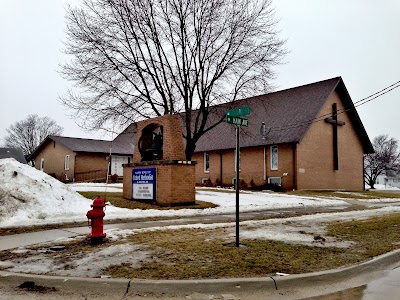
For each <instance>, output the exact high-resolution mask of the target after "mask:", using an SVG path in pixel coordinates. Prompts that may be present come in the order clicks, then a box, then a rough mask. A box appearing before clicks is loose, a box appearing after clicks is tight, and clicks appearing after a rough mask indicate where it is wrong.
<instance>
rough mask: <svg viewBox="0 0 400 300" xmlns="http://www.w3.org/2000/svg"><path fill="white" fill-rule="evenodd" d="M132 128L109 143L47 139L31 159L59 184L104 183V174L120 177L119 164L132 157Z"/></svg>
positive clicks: (58, 138) (76, 139)
mask: <svg viewBox="0 0 400 300" xmlns="http://www.w3.org/2000/svg"><path fill="white" fill-rule="evenodd" d="M134 127H135V126H134V125H131V126H129V127H128V128H127V129H125V130H124V131H123V132H122V133H121V134H119V135H118V136H117V137H116V138H115V139H114V140H113V141H106V140H93V139H82V138H74V137H63V136H48V137H47V138H46V139H45V140H44V141H43V142H42V143H41V144H40V145H39V146H38V147H37V148H36V149H35V151H34V152H33V154H32V155H31V158H32V159H33V160H34V161H35V166H36V168H37V169H39V170H42V171H44V172H46V173H47V174H50V175H52V176H54V177H56V178H58V179H60V180H62V181H77V182H79V181H96V180H97V181H98V180H105V178H106V176H107V174H117V175H118V176H122V175H123V171H122V164H124V163H130V162H131V159H132V155H133V134H134V132H133V131H132V130H133V129H134ZM110 153H111V163H110V165H109V159H110Z"/></svg>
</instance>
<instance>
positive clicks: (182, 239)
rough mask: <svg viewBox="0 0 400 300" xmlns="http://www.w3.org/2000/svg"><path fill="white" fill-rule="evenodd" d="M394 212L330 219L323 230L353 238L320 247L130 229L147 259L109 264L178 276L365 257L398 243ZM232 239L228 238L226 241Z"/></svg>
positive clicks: (308, 266)
mask: <svg viewBox="0 0 400 300" xmlns="http://www.w3.org/2000/svg"><path fill="white" fill-rule="evenodd" d="M399 222H400V214H393V215H391V216H382V217H379V218H373V219H369V220H362V221H350V222H342V221H341V222H337V223H333V224H330V225H329V226H328V227H329V229H328V235H329V236H334V237H336V238H337V239H339V240H344V241H354V242H356V244H355V245H353V246H351V247H349V248H334V247H331V248H321V247H312V246H304V245H293V244H285V243H283V242H277V241H268V240H241V245H242V246H241V247H240V248H236V247H229V246H226V243H227V242H226V240H225V239H224V237H225V236H226V232H224V230H223V229H210V230H204V229H203V230H200V229H183V230H177V231H156V232H145V233H140V234H136V235H133V236H132V237H131V242H134V243H136V244H142V245H146V246H147V247H148V249H151V250H152V251H153V253H152V254H153V259H152V260H151V261H148V262H144V263H143V264H142V266H141V267H140V268H132V267H130V266H129V265H127V264H120V265H115V266H111V267H109V268H108V269H107V272H108V273H109V274H110V275H112V276H113V277H125V278H153V279H184V278H221V277H257V276H268V275H270V274H273V273H275V272H283V273H289V274H297V273H306V272H313V271H319V270H325V269H332V268H336V267H340V266H345V265H351V264H355V263H357V262H361V261H365V260H367V259H370V258H372V257H374V256H377V255H380V254H383V253H386V252H389V251H392V250H395V249H399V248H400V243H399V242H400V232H399V230H398V229H399V228H398V225H397V224H399ZM232 242H234V241H232Z"/></svg>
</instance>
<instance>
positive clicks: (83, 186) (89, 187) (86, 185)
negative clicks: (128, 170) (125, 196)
mask: <svg viewBox="0 0 400 300" xmlns="http://www.w3.org/2000/svg"><path fill="white" fill-rule="evenodd" d="M67 185H68V187H69V188H71V189H72V190H74V191H76V192H110V193H118V192H121V193H122V188H123V186H122V183H108V184H105V183H93V182H79V183H69V184H67Z"/></svg>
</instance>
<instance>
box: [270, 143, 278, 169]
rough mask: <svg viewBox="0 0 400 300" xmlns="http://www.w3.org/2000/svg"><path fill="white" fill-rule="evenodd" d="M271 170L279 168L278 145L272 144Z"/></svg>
mask: <svg viewBox="0 0 400 300" xmlns="http://www.w3.org/2000/svg"><path fill="white" fill-rule="evenodd" d="M271 170H278V146H277V145H274V146H271Z"/></svg>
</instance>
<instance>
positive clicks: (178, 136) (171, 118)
mask: <svg viewBox="0 0 400 300" xmlns="http://www.w3.org/2000/svg"><path fill="white" fill-rule="evenodd" d="M152 124H157V125H158V126H163V127H164V132H163V157H162V159H163V160H185V150H184V145H183V138H182V127H181V120H180V118H179V116H176V115H165V116H161V117H157V118H152V119H148V120H144V121H140V122H138V123H137V134H135V138H134V139H135V140H134V145H135V147H137V144H138V141H139V138H140V136H141V135H142V130H143V129H144V128H145V127H147V126H149V125H152ZM140 160H141V156H140V152H139V151H135V152H134V154H133V162H140Z"/></svg>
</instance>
